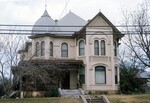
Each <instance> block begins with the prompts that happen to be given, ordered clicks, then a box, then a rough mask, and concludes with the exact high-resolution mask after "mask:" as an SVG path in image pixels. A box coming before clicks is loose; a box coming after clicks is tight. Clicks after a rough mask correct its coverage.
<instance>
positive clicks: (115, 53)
mask: <svg viewBox="0 0 150 103" xmlns="http://www.w3.org/2000/svg"><path fill="white" fill-rule="evenodd" d="M114 56H117V43H116V42H114Z"/></svg>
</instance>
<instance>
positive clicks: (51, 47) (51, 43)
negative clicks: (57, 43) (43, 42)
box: [50, 42, 53, 56]
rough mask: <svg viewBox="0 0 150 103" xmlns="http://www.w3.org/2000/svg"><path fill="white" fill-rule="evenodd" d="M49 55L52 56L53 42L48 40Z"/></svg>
mask: <svg viewBox="0 0 150 103" xmlns="http://www.w3.org/2000/svg"><path fill="white" fill-rule="evenodd" d="M50 56H53V42H50Z"/></svg>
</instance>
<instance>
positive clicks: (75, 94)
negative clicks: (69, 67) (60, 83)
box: [59, 89, 82, 98]
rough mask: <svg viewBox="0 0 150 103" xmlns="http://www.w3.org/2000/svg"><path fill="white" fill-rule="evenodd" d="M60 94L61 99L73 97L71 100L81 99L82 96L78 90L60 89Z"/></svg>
mask: <svg viewBox="0 0 150 103" xmlns="http://www.w3.org/2000/svg"><path fill="white" fill-rule="evenodd" d="M59 93H60V95H61V97H71V98H80V95H81V94H82V93H81V91H80V90H78V89H73V90H70V89H59Z"/></svg>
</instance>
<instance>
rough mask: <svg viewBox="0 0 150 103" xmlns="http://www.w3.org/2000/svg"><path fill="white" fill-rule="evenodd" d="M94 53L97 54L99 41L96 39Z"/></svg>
mask: <svg viewBox="0 0 150 103" xmlns="http://www.w3.org/2000/svg"><path fill="white" fill-rule="evenodd" d="M94 54H95V55H99V41H98V40H95V41H94Z"/></svg>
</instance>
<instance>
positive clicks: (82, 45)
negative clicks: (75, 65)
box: [79, 40, 85, 55]
mask: <svg viewBox="0 0 150 103" xmlns="http://www.w3.org/2000/svg"><path fill="white" fill-rule="evenodd" d="M84 47H85V45H84V41H83V40H81V41H80V42H79V55H84Z"/></svg>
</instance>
